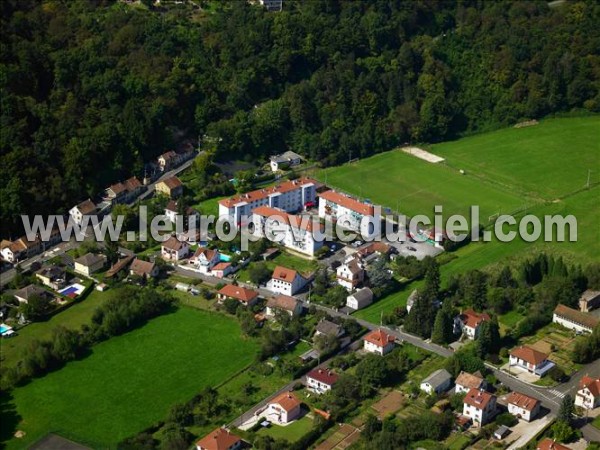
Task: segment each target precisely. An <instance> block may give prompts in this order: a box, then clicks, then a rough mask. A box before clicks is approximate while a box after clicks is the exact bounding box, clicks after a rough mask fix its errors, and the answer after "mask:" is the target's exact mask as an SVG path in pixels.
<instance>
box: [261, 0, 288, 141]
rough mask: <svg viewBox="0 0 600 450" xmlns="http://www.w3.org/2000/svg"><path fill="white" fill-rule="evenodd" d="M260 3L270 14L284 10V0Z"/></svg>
mask: <svg viewBox="0 0 600 450" xmlns="http://www.w3.org/2000/svg"><path fill="white" fill-rule="evenodd" d="M258 3H260V5H261V6H264V7H265V8H266V9H267V11H269V12H279V11H281V10H282V9H283V0H258ZM286 153H287V152H286ZM290 153H293V152H290Z"/></svg>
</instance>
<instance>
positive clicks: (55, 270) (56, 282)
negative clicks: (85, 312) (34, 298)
mask: <svg viewBox="0 0 600 450" xmlns="http://www.w3.org/2000/svg"><path fill="white" fill-rule="evenodd" d="M66 274H67V271H66V270H65V268H64V267H59V266H50V267H43V268H41V269H40V270H38V271H37V272H36V273H35V276H36V278H37V279H39V280H40V281H41V282H42V284H43V285H44V286H48V287H49V288H52V289H54V290H55V291H58V290H59V289H62V288H63V287H65V284H66Z"/></svg>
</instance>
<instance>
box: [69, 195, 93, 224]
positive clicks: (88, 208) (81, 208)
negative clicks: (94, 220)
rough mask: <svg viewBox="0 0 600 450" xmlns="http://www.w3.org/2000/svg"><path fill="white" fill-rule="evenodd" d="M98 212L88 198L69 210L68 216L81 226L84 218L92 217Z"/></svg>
mask: <svg viewBox="0 0 600 450" xmlns="http://www.w3.org/2000/svg"><path fill="white" fill-rule="evenodd" d="M97 212H98V210H97V208H96V205H95V204H94V202H92V201H91V200H90V199H89V198H88V199H87V200H84V201H83V202H81V203H80V204H78V205H76V206H73V207H72V208H71V209H70V210H69V215H70V216H71V218H72V219H73V222H75V223H76V224H78V225H81V223H82V221H83V217H84V216H93V215H96V213H97Z"/></svg>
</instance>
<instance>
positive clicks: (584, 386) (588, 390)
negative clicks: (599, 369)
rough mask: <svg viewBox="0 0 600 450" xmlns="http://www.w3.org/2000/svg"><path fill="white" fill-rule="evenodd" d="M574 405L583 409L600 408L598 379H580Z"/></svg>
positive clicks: (586, 377) (599, 381)
mask: <svg viewBox="0 0 600 450" xmlns="http://www.w3.org/2000/svg"><path fill="white" fill-rule="evenodd" d="M575 405H576V406H581V407H582V408H585V409H594V408H597V407H598V406H600V378H596V379H594V378H591V377H588V376H587V375H586V376H584V377H583V378H582V379H581V381H580V382H579V389H578V390H577V394H576V395H575Z"/></svg>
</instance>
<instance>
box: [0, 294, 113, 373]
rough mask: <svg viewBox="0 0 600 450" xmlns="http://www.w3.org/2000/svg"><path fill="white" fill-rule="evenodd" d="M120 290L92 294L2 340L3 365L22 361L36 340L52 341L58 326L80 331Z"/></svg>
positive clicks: (0, 341) (7, 365)
mask: <svg viewBox="0 0 600 450" xmlns="http://www.w3.org/2000/svg"><path fill="white" fill-rule="evenodd" d="M118 292H119V291H118V290H108V291H106V292H98V291H96V290H94V291H92V292H90V294H89V295H88V296H87V298H86V299H85V300H83V301H82V302H80V303H76V304H74V305H73V306H71V307H69V308H68V309H66V310H65V311H62V312H59V313H58V314H56V315H54V316H52V317H51V318H50V319H49V320H47V321H45V322H36V323H32V324H30V325H27V326H26V327H23V328H21V329H20V330H19V331H18V333H19V335H18V336H17V337H15V338H13V339H2V340H0V355H1V356H2V365H3V366H4V367H11V366H13V365H14V364H16V363H17V362H18V361H19V359H20V354H21V352H23V351H24V349H25V348H27V345H28V344H29V343H30V342H31V341H33V340H34V339H40V340H43V339H50V336H51V335H52V330H53V329H54V328H56V327H57V326H58V325H63V326H65V327H67V328H71V329H79V328H80V327H81V325H83V324H85V323H89V322H90V320H91V317H92V314H93V313H94V310H95V309H96V308H97V307H98V306H100V305H101V304H102V303H103V302H104V301H106V299H108V298H110V297H111V296H113V295H115V294H117V295H118Z"/></svg>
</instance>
